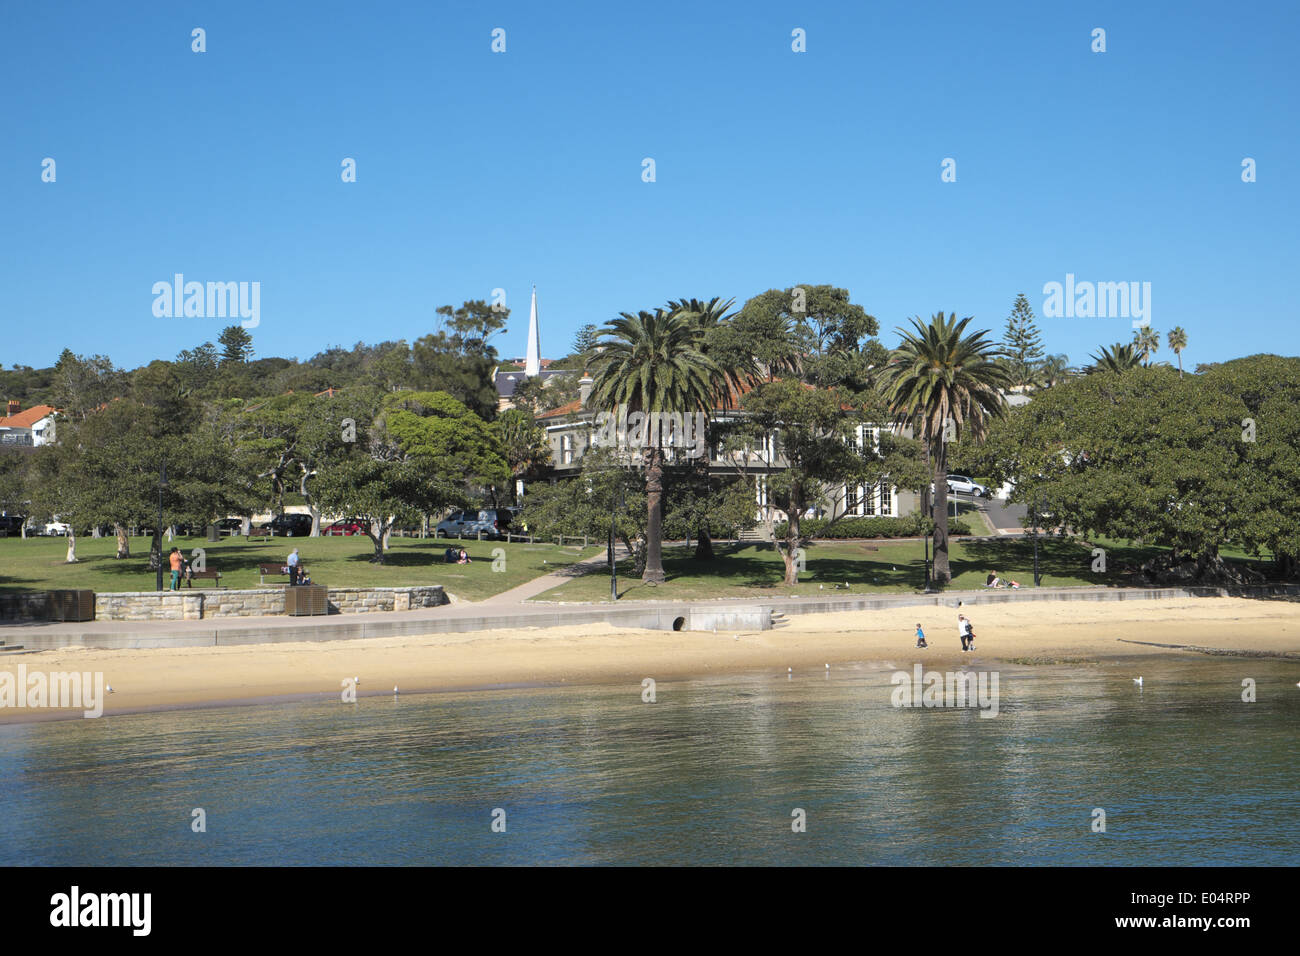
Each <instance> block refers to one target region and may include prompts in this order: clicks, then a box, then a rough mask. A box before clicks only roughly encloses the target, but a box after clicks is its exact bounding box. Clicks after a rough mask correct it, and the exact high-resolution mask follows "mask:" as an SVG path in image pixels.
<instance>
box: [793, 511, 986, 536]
mask: <svg viewBox="0 0 1300 956" xmlns="http://www.w3.org/2000/svg"><path fill="white" fill-rule="evenodd" d="M828 523H829V522H828V521H827V520H826V519H825V518H805V519H804V520H803V521H801V522H799V530H800V532H801V533H802V534H805V535H811V536H812V537H814V538H820V539H822V540H824V541H833V540H835V539H837V538H838V539H843V538H919V537H921V536H923V535H927V534H929V533H930V531H931V528H932V526H933V523H932V522H930V521H928V520H926V519H924V518H922V517H921V516H920V515H916V514H913V515H909V516H908V517H906V518H881V517H875V518H841V519H840V520H839V521H836V522H835V523H834V524H832V525H831V526H830V528H829V529H827V528H826V525H827V524H828ZM774 531H775V533H776V538H777V540H778V541H780V540H781V539H782V538H784V537H785V533H786V523H785V522H784V521H782V522H781V523H780V524H778V525H777V526H776V527H775V529H774ZM823 531H824V532H825V533H823ZM970 533H971V530H970V525H969V524H968V523H967V522H965V521H963V520H962V519H961V518H949V519H948V534H949V535H955V534H970Z"/></svg>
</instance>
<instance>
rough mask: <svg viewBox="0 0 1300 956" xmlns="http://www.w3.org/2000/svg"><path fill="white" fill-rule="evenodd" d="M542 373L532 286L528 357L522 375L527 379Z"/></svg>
mask: <svg viewBox="0 0 1300 956" xmlns="http://www.w3.org/2000/svg"><path fill="white" fill-rule="evenodd" d="M541 371H542V333H541V329H540V327H539V326H538V324H537V286H533V304H532V307H531V308H530V309H529V310H528V355H527V357H526V358H525V359H524V374H525V375H527V376H528V377H530V378H531V377H532V376H534V375H537V374H539V373H540V372H541Z"/></svg>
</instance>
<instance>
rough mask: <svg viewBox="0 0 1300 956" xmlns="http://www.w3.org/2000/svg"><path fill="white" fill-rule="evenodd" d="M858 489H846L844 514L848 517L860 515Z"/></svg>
mask: <svg viewBox="0 0 1300 956" xmlns="http://www.w3.org/2000/svg"><path fill="white" fill-rule="evenodd" d="M858 507H859V505H858V488H857V485H852V486H849V487H847V488H845V489H844V513H845V514H846V515H855V514H857V513H858Z"/></svg>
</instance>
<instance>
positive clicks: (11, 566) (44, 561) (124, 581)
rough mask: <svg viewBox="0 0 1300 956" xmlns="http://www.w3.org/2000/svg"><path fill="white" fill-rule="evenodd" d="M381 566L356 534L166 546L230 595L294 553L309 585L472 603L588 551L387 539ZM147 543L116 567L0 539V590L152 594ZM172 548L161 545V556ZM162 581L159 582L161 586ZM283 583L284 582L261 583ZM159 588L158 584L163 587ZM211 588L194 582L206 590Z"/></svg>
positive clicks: (96, 548)
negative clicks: (456, 555) (455, 552)
mask: <svg viewBox="0 0 1300 956" xmlns="http://www.w3.org/2000/svg"><path fill="white" fill-rule="evenodd" d="M390 543H391V545H392V547H391V549H390V550H389V551H388V552H387V554H386V555H385V556H384V564H383V565H377V564H372V563H371V562H370V558H371V557H372V555H373V554H374V546H373V545H372V544H371V543H370V539H369V538H367V537H365V536H364V535H352V536H339V537H322V538H273V539H267V538H256V539H253V540H251V541H249V540H245V539H244V538H238V537H236V538H223V539H222V540H221V541H220V542H219V543H215V544H214V543H210V542H208V540H207V539H206V538H202V537H199V538H177V539H176V540H175V541H174V542H173V544H174V545H175V546H176V547H178V548H180V549H181V550H182V551H183V552H184V553H185V554H186V555H189V554H190V553H191V552H192V551H193V550H194V549H195V548H203V549H205V551H206V553H207V567H208V570H210V571H220V572H221V584H222V586H223V587H230V588H252V587H258V586H259V585H258V576H257V566H258V564H261V563H270V562H280V561H284V560H285V558H287V557H288V554H289V552H290V551H291V550H292V549H293V548H294V546H297V548H298V550H299V553H300V554H301V555H302V559H303V564H304V565H305V566H306V568H307V569H308V571H309V572H310V574H311V578H312V582H313V583H315V584H325V585H329V586H330V587H403V586H409V585H415V584H441V585H443V586H444V587H446V589H447V590H448V591H449V592H450V593H452V594H455V595H456V596H457V597H460V598H463V599H465V600H468V601H478V600H481V599H483V598H486V597H491V596H492V595H493V594H498V593H500V592H502V591H505V590H508V589H510V588H512V587H515V586H517V585H519V584H523V583H524V582H526V581H531V580H532V579H533V578H535V577H537V576H539V575H541V574H546V573H548V572H550V571H553V570H556V569H557V568H560V567H564V566H566V565H569V564H572V563H573V562H574V561H576V560H578V559H579V558H581V557H584V556H586V555H591V554H595V553H596V551H597V550H598V549H597V548H595V547H592V548H588V549H586V550H585V551H584V550H583V549H582V548H580V547H570V546H567V545H566V546H564V547H560V546H558V545H555V544H542V543H538V544H524V543H510V544H506V543H504V542H499V541H474V540H466V541H438V540H435V539H433V538H426V539H424V540H421V539H419V538H393V539H391V542H390ZM150 544H151V539H150V538H148V537H140V538H132V539H131V557H129V558H124V559H123V560H121V561H119V560H118V559H117V558H115V557H114V556H113V555H114V553H115V552H116V550H117V548H116V539H115V538H112V537H107V538H78V539H77V559H78V560H77V563H76V564H66V563H64V560H63V559H64V557H65V555H66V553H67V542H66V541H65V539H63V538H28V539H27V540H26V541H24V540H22V539H21V538H0V590H3V591H44V590H49V589H56V588H90V589H92V590H94V591H152V590H153V589H154V572H153V571H151V570H149V546H150ZM448 545H453V546H456V547H463V548H464V549H465V550H466V551H467V552H468V553H469V556H470V557H471V558H472V559H473V563H472V564H468V565H458V564H447V563H445V562H444V561H443V551H444V550H445V549H446V548H447V547H448ZM171 547H172V545H169V544H166V543H165V542H164V547H163V551H164V554H165V553H166V552H167V551H168V550H169V549H170V548H171ZM496 548H501V549H502V551H504V553H505V568H504V570H502V571H493V569H492V552H493V550H494V549H496ZM167 577H168V576H167V575H165V576H164V578H165V579H166V578H167ZM273 580H275V581H280V582H284V580H285V579H284V578H267V583H268V584H269V583H270V582H271V581H273ZM165 583H166V582H165ZM210 583H211V582H207V581H204V582H196V586H199V585H200V584H203V585H206V584H210Z"/></svg>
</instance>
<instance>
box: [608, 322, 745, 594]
mask: <svg viewBox="0 0 1300 956" xmlns="http://www.w3.org/2000/svg"><path fill="white" fill-rule="evenodd" d="M702 339H703V333H702V331H701V327H700V323H699V322H698V321H697V319H696V318H695V316H694V315H692V314H690V313H683V312H672V311H669V310H667V309H662V308H661V309H656V310H655V311H654V312H645V311H642V312H638V313H637V314H636V315H632V314H630V313H627V312H623V313H621V314H620V315H619V317H618V318H616V319H611V320H610V321H609V322H606V323H605V327H604V329H602V330H601V335H600V339H599V341H600V344H601V345H602V346H603V350H602V351H600V352H599V353H597V354H596V355H594V356H592V358H591V364H590V366H589V371H590V372H591V374H592V377H593V379H594V381H593V382H592V386H591V398H590V402H591V404H592V406H593V407H595V408H600V409H603V410H605V411H608V412H615V413H616V412H617V411H618V409H619V408H620V406H622V407H624V408H626V409H627V411H628V412H629V413H632V412H642V413H646V414H649V413H654V412H681V413H682V414H693V413H695V412H698V411H703V412H707V411H708V410H709V407H710V405H712V403H713V400H714V398H715V397H716V395H717V389H718V382H719V381H721V380H722V378H723V377H724V376H723V373H722V371H721V369H720V368H719V367H718V365H717V364H716V363H715V362H714V361H713V360H712V359H711V358H709V357H708V355H706V354H705V353H704V351H703V349H702ZM658 439H659V436H658V435H652V436H650V440H648V441H647V443H646V447H645V448H644V455H645V469H646V486H645V487H646V564H645V570H644V572H642V575H641V580H643V581H653V582H656V583H658V582H660V581H663V580H664V566H663V541H662V535H663V504H664V503H663V490H664V454H663V449H662V448H661V447H660V445H659V440H658Z"/></svg>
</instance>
